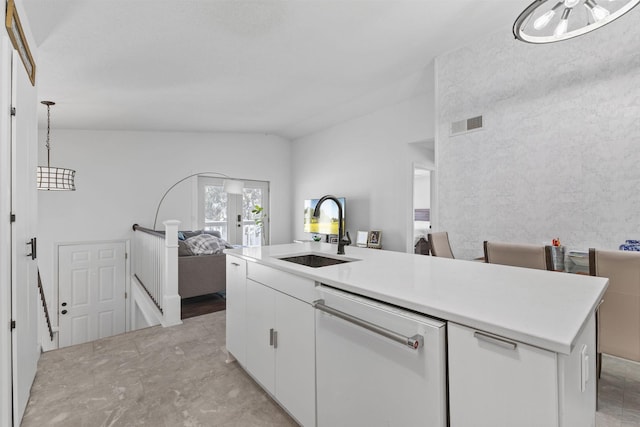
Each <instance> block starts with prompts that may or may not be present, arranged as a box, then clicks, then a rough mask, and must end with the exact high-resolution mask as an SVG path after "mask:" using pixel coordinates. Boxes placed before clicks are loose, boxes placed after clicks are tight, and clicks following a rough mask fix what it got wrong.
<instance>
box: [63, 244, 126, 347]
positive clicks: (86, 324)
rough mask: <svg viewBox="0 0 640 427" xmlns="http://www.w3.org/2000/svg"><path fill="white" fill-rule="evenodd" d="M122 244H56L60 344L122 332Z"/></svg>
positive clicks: (123, 328)
mask: <svg viewBox="0 0 640 427" xmlns="http://www.w3.org/2000/svg"><path fill="white" fill-rule="evenodd" d="M125 253H126V251H125V244H124V242H115V243H90V244H78V245H62V246H59V248H58V289H59V298H58V300H59V307H58V319H59V325H60V332H59V337H60V347H66V346H69V345H75V344H81V343H84V342H89V341H94V340H97V339H100V338H104V337H108V336H111V335H117V334H121V333H123V332H125V325H126V315H125V304H126V299H125V292H126V291H125V263H126V261H125V256H126V255H125Z"/></svg>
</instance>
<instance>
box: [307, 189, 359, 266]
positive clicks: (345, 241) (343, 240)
mask: <svg viewBox="0 0 640 427" xmlns="http://www.w3.org/2000/svg"><path fill="white" fill-rule="evenodd" d="M325 200H333V201H334V202H335V204H336V205H338V255H344V247H345V245H347V246H348V245H350V244H351V238H350V237H349V232H348V231H347V234H346V236H345V235H344V229H343V226H342V205H341V204H340V200H338V198H337V197H335V196H329V195H327V196H322V198H321V199H320V200H318V204H317V205H316V208H315V209H314V210H313V216H314V217H315V218H318V217H319V216H320V205H321V204H323V203H324V201H325Z"/></svg>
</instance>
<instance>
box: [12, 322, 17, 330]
mask: <svg viewBox="0 0 640 427" xmlns="http://www.w3.org/2000/svg"><path fill="white" fill-rule="evenodd" d="M15 328H16V321H15V320H12V321H11V329H12V330H13V329H15Z"/></svg>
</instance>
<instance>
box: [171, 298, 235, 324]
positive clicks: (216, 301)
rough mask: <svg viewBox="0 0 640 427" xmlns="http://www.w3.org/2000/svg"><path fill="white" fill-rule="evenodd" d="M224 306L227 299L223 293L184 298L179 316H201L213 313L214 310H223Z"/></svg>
mask: <svg viewBox="0 0 640 427" xmlns="http://www.w3.org/2000/svg"><path fill="white" fill-rule="evenodd" d="M226 306H227V300H226V298H225V295H224V294H209V295H202V296H198V297H192V298H185V299H183V300H182V316H181V318H182V319H183V320H184V319H189V318H191V317H196V316H202V315H203V314H209V313H215V312H216V311H220V310H224V309H225V308H226Z"/></svg>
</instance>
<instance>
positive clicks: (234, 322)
mask: <svg viewBox="0 0 640 427" xmlns="http://www.w3.org/2000/svg"><path fill="white" fill-rule="evenodd" d="M226 260H227V261H226V262H227V266H226V267H227V290H226V292H227V302H226V303H227V310H226V312H227V325H226V328H227V344H226V345H227V351H228V352H229V353H231V354H232V355H233V356H234V357H235V358H236V359H237V360H238V361H239V362H240V364H242V365H244V364H245V360H246V333H247V332H246V331H247V326H246V310H245V304H246V303H245V301H246V286H247V284H246V283H247V261H245V260H243V259H240V258H237V257H234V256H230V255H227V257H226Z"/></svg>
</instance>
